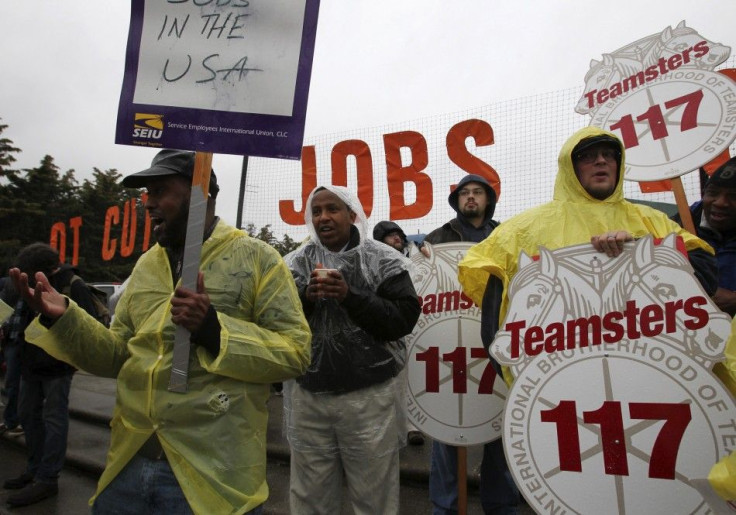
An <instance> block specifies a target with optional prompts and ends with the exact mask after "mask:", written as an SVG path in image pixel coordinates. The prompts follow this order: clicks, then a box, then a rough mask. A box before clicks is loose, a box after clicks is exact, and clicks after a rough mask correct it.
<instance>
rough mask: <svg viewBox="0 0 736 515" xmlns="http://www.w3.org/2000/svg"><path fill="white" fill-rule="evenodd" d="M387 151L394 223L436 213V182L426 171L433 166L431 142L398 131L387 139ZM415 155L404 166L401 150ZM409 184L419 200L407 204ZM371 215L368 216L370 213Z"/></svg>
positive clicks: (388, 179) (385, 136)
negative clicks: (430, 156) (431, 161)
mask: <svg viewBox="0 0 736 515" xmlns="http://www.w3.org/2000/svg"><path fill="white" fill-rule="evenodd" d="M383 146H384V149H385V152H386V182H387V184H388V196H389V217H390V218H391V220H407V219H410V218H420V217H422V216H424V215H426V214H427V213H429V212H430V211H431V210H432V203H433V197H432V195H433V193H432V179H430V177H429V175H427V174H426V173H424V172H423V171H422V170H425V169H426V168H427V165H428V164H429V154H428V152H427V141H426V140H425V139H424V136H422V135H421V134H419V133H418V132H414V131H405V132H395V133H393V134H385V135H384V136H383ZM402 147H403V148H408V149H409V151H410V152H411V162H410V163H409V164H407V165H406V166H404V164H403V163H402V160H401V148H402ZM406 183H412V184H414V188H415V189H416V197H415V198H416V200H415V201H414V202H413V203H412V204H407V203H406V187H405V184H406ZM366 214H367V213H366Z"/></svg>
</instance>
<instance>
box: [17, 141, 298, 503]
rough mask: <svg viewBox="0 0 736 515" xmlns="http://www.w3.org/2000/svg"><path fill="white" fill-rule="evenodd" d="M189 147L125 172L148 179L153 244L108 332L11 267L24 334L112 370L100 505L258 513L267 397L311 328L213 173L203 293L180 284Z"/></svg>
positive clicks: (138, 181)
mask: <svg viewBox="0 0 736 515" xmlns="http://www.w3.org/2000/svg"><path fill="white" fill-rule="evenodd" d="M193 170H194V154H193V153H192V152H183V151H177V150H162V151H161V152H159V153H158V154H157V155H156V157H155V158H154V159H153V163H152V166H151V168H149V169H147V170H144V171H142V172H138V173H136V174H133V175H129V176H128V177H126V178H125V179H123V184H124V185H125V186H128V187H146V188H147V190H148V198H147V200H146V204H145V207H146V210H147V211H148V214H149V216H150V219H151V222H152V226H153V233H154V235H155V237H156V240H157V242H158V244H157V245H155V246H153V247H152V248H151V249H150V250H149V251H148V252H146V253H145V254H144V255H143V256H141V258H140V259H139V260H138V262H137V263H136V266H135V268H134V270H133V273H132V274H131V276H130V280H129V283H128V286H127V288H126V289H125V292H124V293H123V295H122V297H121V299H120V301H119V302H118V304H117V307H116V311H115V319H114V321H113V323H112V326H111V327H110V329H106V328H105V327H104V326H103V325H102V324H100V323H99V322H97V321H96V320H95V319H94V318H92V317H91V316H89V315H87V314H86V313H84V312H83V311H82V310H81V309H80V308H79V307H78V306H77V305H76V304H75V303H74V302H73V301H70V300H69V299H67V298H66V297H64V296H62V295H61V294H59V293H58V292H56V291H55V290H54V289H53V288H51V287H50V285H49V282H48V280H47V279H46V277H44V276H43V274H37V276H36V287H35V290H30V289H29V287H28V278H27V276H25V274H21V273H20V271H19V270H18V269H13V270H11V277H13V280H14V282H15V284H16V287H17V289H18V291H20V292H21V293H22V294H23V295H24V297H25V298H26V300H27V301H28V302H29V304H30V305H31V306H32V307H33V308H34V309H35V310H36V311H38V312H40V313H41V315H40V316H39V317H38V318H36V319H35V320H34V321H33V322H32V323H31V325H29V326H28V329H27V330H26V340H27V341H29V342H32V343H34V344H36V345H38V346H40V347H42V348H43V349H44V350H46V351H47V352H48V353H49V354H51V355H52V356H54V357H56V358H57V359H60V360H64V361H67V362H69V363H71V364H72V365H74V366H75V367H77V368H80V369H83V370H86V371H88V372H90V373H93V374H96V375H100V376H104V377H117V397H116V404H115V411H114V413H113V420H112V424H111V426H112V436H111V443H110V450H109V452H108V456H107V465H106V468H105V471H104V472H103V473H102V476H101V477H100V481H99V484H98V488H97V493H96V496H95V497H94V498H93V499H92V501H91V502H93V512H94V513H112V512H115V513H117V512H118V510H123V511H124V512H125V513H192V512H194V513H207V514H209V513H218V514H225V513H245V512H250V513H260V511H261V506H262V504H263V502H264V501H265V500H266V498H267V496H268V487H267V485H266V442H265V440H266V424H267V418H268V411H267V408H266V401H267V399H268V397H269V386H270V384H271V383H273V382H277V381H281V380H284V379H287V378H291V377H296V376H299V375H301V374H302V373H303V372H304V371H305V370H306V367H307V365H308V363H309V357H310V343H311V334H310V332H309V326H308V325H307V322H306V320H305V318H304V316H303V314H302V309H301V302H300V300H299V296H298V294H297V291H296V287H295V285H294V282H293V280H292V278H291V274H290V272H289V270H288V269H287V268H286V265H285V264H284V262H283V260H282V259H281V257H280V256H279V255H278V253H277V252H276V251H275V250H274V249H273V248H271V247H270V246H268V245H267V244H265V243H263V242H261V241H259V240H255V239H253V238H250V237H248V236H247V235H246V234H245V233H243V232H242V231H238V230H236V229H234V228H232V227H229V226H228V225H226V224H225V223H223V222H222V221H220V220H219V219H218V218H217V217H216V216H215V197H216V195H217V192H218V187H217V183H216V178H215V176H214V174H213V175H212V177H211V179H210V189H209V191H210V197H209V198H208V199H207V214H206V217H205V221H204V227H205V231H204V232H205V234H204V243H203V245H202V255H201V262H200V268H199V279H198V286H197V291H192V290H188V289H185V288H182V287H181V286H178V285H179V280H180V275H181V264H182V256H183V247H184V242H185V239H186V227H187V216H188V212H189V198H190V192H191V177H192V174H193ZM177 325H181V326H183V327H185V328H186V329H188V330H189V331H190V333H191V342H192V344H193V345H192V350H191V353H190V358H189V380H188V390H187V392H186V393H172V392H169V391H168V390H167V386H168V382H169V376H170V374H171V362H172V349H173V343H174V333H175V329H176V326H177Z"/></svg>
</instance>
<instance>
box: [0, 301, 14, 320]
mask: <svg viewBox="0 0 736 515" xmlns="http://www.w3.org/2000/svg"><path fill="white" fill-rule="evenodd" d="M12 314H13V308H11V307H10V306H8V305H7V304H5V303H4V302H3V301H2V300H0V322H3V321H4V320H5V319H7V318H8V317H10V315H12Z"/></svg>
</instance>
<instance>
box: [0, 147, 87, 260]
mask: <svg viewBox="0 0 736 515" xmlns="http://www.w3.org/2000/svg"><path fill="white" fill-rule="evenodd" d="M5 178H6V179H7V180H8V183H7V184H2V185H1V186H0V227H3V231H2V239H0V260H1V261H0V263H2V266H3V270H7V269H8V267H9V266H10V265H11V264H12V261H13V259H14V257H15V255H16V254H17V253H18V251H19V250H20V249H21V248H22V247H24V246H25V245H27V244H28V243H32V242H34V241H48V240H49V234H50V232H51V226H52V224H53V223H54V222H55V221H56V220H57V219H59V218H62V219H63V217H64V215H65V214H67V213H68V212H69V211H70V210H72V209H74V208H75V206H76V205H77V204H78V200H77V198H76V196H75V195H76V189H77V183H76V180H75V178H74V171H73V170H69V171H67V172H66V173H64V174H63V175H61V174H60V173H59V168H58V167H57V166H56V164H55V163H54V159H53V158H52V157H51V156H45V157H44V158H43V159H42V160H41V163H40V165H39V166H38V167H36V168H30V169H26V170H23V173H11V174H7V175H6V176H5Z"/></svg>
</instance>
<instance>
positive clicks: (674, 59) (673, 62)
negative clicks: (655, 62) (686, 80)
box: [667, 54, 682, 71]
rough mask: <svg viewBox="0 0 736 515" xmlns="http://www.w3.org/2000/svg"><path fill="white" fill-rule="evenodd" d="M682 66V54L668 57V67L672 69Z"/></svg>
mask: <svg viewBox="0 0 736 515" xmlns="http://www.w3.org/2000/svg"><path fill="white" fill-rule="evenodd" d="M680 66H682V56H681V55H680V54H675V55H673V56H671V57H670V58H669V59H667V67H668V68H669V69H670V71H672V70H676V69H678V68H679V67H680Z"/></svg>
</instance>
